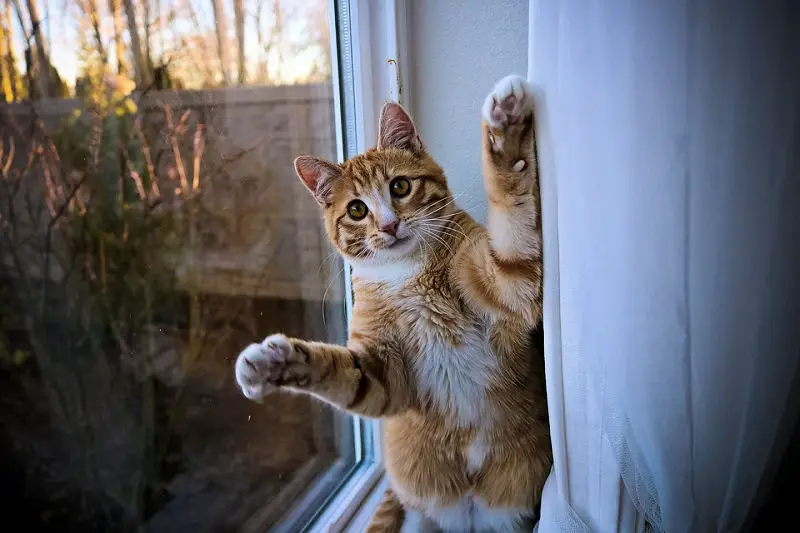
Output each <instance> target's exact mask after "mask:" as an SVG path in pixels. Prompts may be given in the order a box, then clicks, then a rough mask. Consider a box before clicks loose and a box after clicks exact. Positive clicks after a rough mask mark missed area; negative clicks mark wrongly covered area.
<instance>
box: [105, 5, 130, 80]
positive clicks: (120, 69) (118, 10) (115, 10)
mask: <svg viewBox="0 0 800 533" xmlns="http://www.w3.org/2000/svg"><path fill="white" fill-rule="evenodd" d="M110 4H111V5H110V6H109V7H110V8H111V16H112V18H113V20H114V55H115V56H116V59H117V73H118V74H121V75H124V74H127V69H126V68H125V43H124V42H123V40H122V32H123V29H122V6H121V4H120V0H110Z"/></svg>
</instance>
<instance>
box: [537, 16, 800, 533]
mask: <svg viewBox="0 0 800 533" xmlns="http://www.w3.org/2000/svg"><path fill="white" fill-rule="evenodd" d="M799 4H800V3H798V2H792V1H785V2H780V1H771V0H767V1H764V2H757V1H750V2H748V1H743V0H729V1H723V0H719V1H712V0H705V1H695V2H689V1H676V0H662V1H658V0H637V1H631V0H627V1H622V0H603V1H602V2H601V1H599V0H595V1H574V2H551V1H546V0H532V1H531V2H530V40H529V46H530V50H529V77H530V79H531V81H532V83H533V85H534V86H535V87H536V89H537V91H538V96H537V98H538V101H537V139H538V149H539V158H540V168H541V187H542V203H543V206H542V213H543V232H544V245H545V317H544V330H545V360H546V368H547V380H548V402H549V405H550V413H551V415H550V416H551V429H552V434H553V445H554V459H555V464H554V468H553V472H552V475H551V476H550V478H549V479H548V482H547V485H546V487H545V492H544V495H543V501H542V516H541V520H540V522H539V525H538V526H537V527H538V531H539V532H540V533H545V532H547V533H550V532H555V531H569V532H583V531H587V532H588V531H593V532H607V531H621V532H634V531H635V532H641V531H644V530H645V527H646V526H645V523H646V522H648V523H649V524H650V525H651V526H652V528H653V529H654V530H656V531H667V532H669V533H681V532H723V531H726V532H728V531H731V532H733V531H739V530H740V529H741V528H742V526H743V524H744V522H745V520H746V519H747V517H748V513H749V512H751V511H752V510H753V509H754V505H756V504H757V503H758V502H757V500H756V499H757V497H758V488H759V486H762V487H763V486H765V483H767V482H768V481H769V480H768V479H767V478H766V477H765V475H766V473H768V472H769V471H770V470H771V469H773V468H774V462H775V460H776V458H779V457H780V455H781V454H782V453H783V451H784V450H785V445H786V442H787V437H788V435H789V432H790V430H791V429H792V427H793V424H794V423H795V422H796V420H797V418H796V413H797V406H796V404H795V403H793V402H791V401H790V400H791V399H792V398H796V393H797V390H798V388H797V383H798V378H797V376H798V360H799V359H800V251H799V248H800V148H798V135H799V134H798V128H799V126H800V105H798V95H800V17H799V16H798V15H799V11H800V5H799Z"/></svg>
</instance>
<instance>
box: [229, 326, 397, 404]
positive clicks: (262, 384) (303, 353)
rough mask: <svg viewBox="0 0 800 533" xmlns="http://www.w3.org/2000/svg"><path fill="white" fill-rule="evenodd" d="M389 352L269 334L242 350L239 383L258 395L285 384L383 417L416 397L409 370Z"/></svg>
mask: <svg viewBox="0 0 800 533" xmlns="http://www.w3.org/2000/svg"><path fill="white" fill-rule="evenodd" d="M385 355H386V354H385V353H383V352H381V350H377V349H362V350H359V351H355V350H351V349H349V348H346V347H344V346H337V345H334V344H327V343H322V342H309V341H304V340H300V339H292V338H289V337H286V336H285V335H281V334H276V335H270V336H269V337H267V338H266V339H264V341H263V342H261V343H257V344H251V345H250V346H248V347H247V348H245V349H244V350H243V351H242V353H241V354H239V357H238V359H237V360H236V382H237V384H238V385H239V387H240V388H241V389H242V393H243V394H244V395H245V396H246V397H248V398H250V399H253V400H256V399H260V398H262V397H264V396H266V395H267V394H269V393H270V392H273V391H275V390H277V389H279V388H285V389H289V390H292V391H294V392H303V393H308V394H313V395H314V396H317V397H318V398H320V399H322V400H325V401H326V402H328V403H330V404H332V405H334V406H336V407H338V408H340V409H344V410H347V411H350V412H353V413H355V414H358V415H361V416H369V417H381V416H386V415H391V414H396V413H398V412H402V411H403V410H405V409H407V408H408V407H409V405H410V404H409V401H410V398H411V395H410V394H409V393H408V384H407V382H406V381H405V380H404V379H402V376H403V375H404V373H403V372H402V371H400V369H398V368H395V367H396V366H397V365H396V363H394V364H393V363H392V361H397V360H398V359H397V358H395V357H389V360H388V361H386V360H384V357H382V356H385ZM390 355H391V354H390Z"/></svg>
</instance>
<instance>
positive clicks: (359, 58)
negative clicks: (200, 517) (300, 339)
mask: <svg viewBox="0 0 800 533" xmlns="http://www.w3.org/2000/svg"><path fill="white" fill-rule="evenodd" d="M406 9H407V6H406V2H405V0H387V1H384V2H370V1H369V0H332V1H331V3H330V24H331V58H332V63H333V65H332V74H333V76H332V77H333V85H334V109H335V121H336V131H337V135H336V137H337V156H338V159H339V161H343V160H345V159H348V158H350V157H353V156H354V155H356V154H359V153H362V152H364V151H365V150H367V149H369V148H371V147H373V146H375V144H376V142H377V122H378V116H379V113H380V108H381V106H382V105H383V103H384V102H385V101H388V100H394V101H397V102H400V103H401V104H403V105H404V106H406V107H408V106H409V98H408V92H407V91H406V90H404V87H408V79H407V77H406V71H405V70H404V69H403V68H402V65H403V63H404V59H405V58H406V57H408V53H407V50H408V48H407V43H408V38H407V31H408V24H407V15H406V13H407V11H406ZM401 73H402V76H401ZM349 271H350V269H349V266H347V268H346V272H348V273H349ZM345 305H346V313H347V321H348V324H349V322H350V318H351V316H352V308H353V298H352V287H351V284H350V276H349V275H347V276H345ZM352 427H353V435H352V441H351V440H350V438H347V439H343V440H346V441H347V442H348V443H350V442H352V443H354V444H355V448H356V449H355V466H353V467H352V468H351V469H350V470H349V471H348V472H347V476H346V479H344V480H342V479H341V477H342V472H343V471H344V470H346V469H347V465H346V464H344V460H342V461H339V462H337V463H336V464H334V465H333V466H332V467H330V468H329V469H328V470H327V471H326V472H325V473H324V474H322V475H321V476H319V477H318V478H317V479H316V480H315V481H314V483H313V484H312V486H311V487H310V488H309V490H307V491H306V493H305V494H304V495H303V496H302V497H301V498H299V500H298V501H297V502H296V503H295V504H294V505H292V506H291V507H290V508H289V510H288V512H287V513H286V514H285V515H284V518H283V519H282V520H281V523H280V524H278V525H277V526H276V527H274V528H273V529H272V531H275V532H279V533H283V532H286V533H290V532H295V531H299V530H303V531H307V532H309V533H322V532H327V533H340V532H359V533H360V532H362V531H364V530H365V529H366V525H367V523H368V522H369V519H370V518H371V516H372V513H373V511H374V509H375V508H376V507H377V506H378V504H379V503H380V500H381V497H382V495H383V492H384V490H385V486H386V480H385V479H384V468H383V463H382V460H381V432H380V422H379V421H377V420H368V419H363V418H358V417H356V418H355V419H354V420H353V424H352ZM348 437H349V436H348ZM348 445H349V444H348ZM340 463H342V464H340ZM326 493H330V496H329V498H328V499H327V501H326V503H325V504H324V505H323V506H322V507H321V509H319V510H318V511H317V512H316V515H315V516H314V517H313V519H312V520H311V523H310V524H309V523H308V517H309V512H310V511H309V508H310V507H313V506H315V505H319V501H321V500H323V499H324V497H325V494H326ZM287 503H288V502H287Z"/></svg>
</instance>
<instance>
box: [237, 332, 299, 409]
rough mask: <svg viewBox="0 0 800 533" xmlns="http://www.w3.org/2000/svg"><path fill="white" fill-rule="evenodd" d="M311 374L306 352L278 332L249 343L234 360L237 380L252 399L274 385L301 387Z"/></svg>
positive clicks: (263, 393)
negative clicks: (255, 342) (258, 341)
mask: <svg viewBox="0 0 800 533" xmlns="http://www.w3.org/2000/svg"><path fill="white" fill-rule="evenodd" d="M310 377H311V369H310V368H309V366H308V357H307V354H306V352H305V351H303V350H298V349H297V348H296V347H295V346H294V345H293V344H292V342H291V341H290V340H289V339H288V338H286V336H284V335H280V334H278V335H270V336H269V337H267V338H266V339H264V342H262V343H260V344H251V345H250V346H248V347H247V348H245V349H244V350H243V351H242V353H240V354H239V357H238V359H236V383H237V384H238V385H239V388H241V389H242V393H244V395H245V396H246V397H248V398H250V399H251V400H257V399H259V398H262V397H264V396H265V395H267V394H269V393H270V392H271V391H273V390H275V388H277V387H281V386H299V387H302V386H304V385H307V384H308V382H309V380H310Z"/></svg>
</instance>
